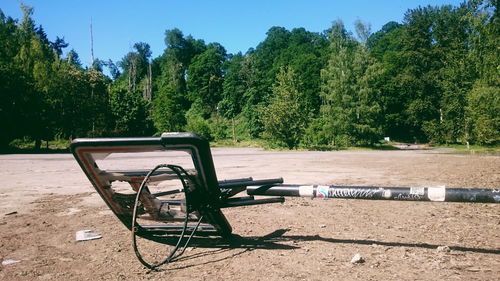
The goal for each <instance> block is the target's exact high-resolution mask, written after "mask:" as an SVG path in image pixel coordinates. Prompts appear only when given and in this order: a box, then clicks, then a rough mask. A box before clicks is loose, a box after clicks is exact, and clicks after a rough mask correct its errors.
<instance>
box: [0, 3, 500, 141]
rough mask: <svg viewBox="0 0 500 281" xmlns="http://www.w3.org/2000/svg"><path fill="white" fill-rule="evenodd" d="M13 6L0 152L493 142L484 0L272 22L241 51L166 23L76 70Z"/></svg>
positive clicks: (494, 88)
mask: <svg viewBox="0 0 500 281" xmlns="http://www.w3.org/2000/svg"><path fill="white" fill-rule="evenodd" d="M21 10H22V12H23V17H22V19H20V20H16V19H13V18H11V17H9V16H6V15H5V14H3V12H2V11H1V10H0V118H1V120H2V122H0V130H1V131H2V134H0V148H1V147H6V146H8V145H9V143H10V142H11V141H12V140H14V139H17V138H24V139H30V140H33V141H35V143H36V146H37V147H40V145H41V143H42V141H43V140H45V141H48V140H52V139H60V138H63V139H72V138H75V137H91V136H145V135H152V134H160V133H162V132H164V131H182V130H192V131H195V132H196V133H199V134H201V135H203V136H205V137H206V138H208V139H211V140H213V139H215V140H218V139H224V138H231V137H232V138H233V140H237V139H239V140H241V139H251V138H262V139H266V140H267V141H269V142H271V143H273V144H274V145H277V146H283V147H287V148H297V147H305V148H315V147H327V148H336V147H342V146H353V145H372V144H374V143H376V142H378V141H379V140H381V139H383V138H384V137H390V138H391V139H394V140H399V141H410V142H434V143H465V142H468V143H477V144H498V143H499V142H500V91H499V87H500V52H499V49H498V46H500V44H499V38H500V37H499V36H498V35H499V34H500V21H499V19H498V1H491V0H490V1H488V0H469V1H466V2H463V3H462V4H460V5H459V6H451V5H445V6H427V7H417V8H415V9H410V10H408V11H407V12H406V13H405V15H404V20H403V21H402V22H401V23H398V22H394V21H391V22H388V23H387V24H385V25H384V26H383V27H382V28H381V29H380V30H378V31H375V32H374V33H371V28H370V26H369V24H367V23H364V22H362V21H360V20H358V21H356V22H355V24H354V26H355V34H353V33H352V32H350V31H349V30H347V29H346V28H345V26H344V24H343V23H342V21H340V20H336V21H334V22H333V23H332V25H331V26H330V27H328V28H327V29H326V30H325V31H324V32H321V33H318V32H310V31H307V30H305V29H304V28H294V29H292V30H287V29H286V28H284V27H279V26H274V27H271V28H270V29H269V30H268V32H267V33H266V37H265V39H264V40H263V41H262V42H260V43H259V44H258V45H257V46H255V48H251V49H249V51H248V52H246V53H245V54H243V53H238V54H228V53H227V51H226V49H225V48H224V46H222V45H221V44H219V43H216V42H212V43H206V42H205V41H204V40H202V39H196V38H193V37H192V36H191V35H187V36H186V35H185V34H184V33H183V32H182V31H181V30H179V29H177V28H174V29H169V30H166V31H165V38H164V42H165V49H164V52H163V54H162V55H160V56H158V57H155V58H153V57H152V53H151V48H150V45H149V44H148V43H146V42H137V43H135V44H134V45H133V48H132V50H131V51H130V52H129V53H127V54H125V55H124V56H123V58H122V60H120V61H118V62H113V61H111V60H107V61H106V60H100V59H95V60H94V61H93V62H92V64H91V65H90V67H84V66H82V63H81V61H80V59H79V56H78V54H77V53H76V51H75V50H66V49H67V47H68V45H69V44H68V42H66V41H65V39H64V37H63V36H61V37H59V36H57V37H56V39H55V40H54V41H50V40H49V39H48V37H47V35H46V33H45V30H44V28H43V27H42V26H41V25H38V24H37V23H35V22H34V20H33V19H32V15H33V12H34V10H33V8H32V7H28V6H25V5H21ZM103 68H107V69H108V70H109V73H110V74H111V77H108V76H106V75H105V74H103Z"/></svg>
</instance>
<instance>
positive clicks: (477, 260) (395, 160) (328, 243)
mask: <svg viewBox="0 0 500 281" xmlns="http://www.w3.org/2000/svg"><path fill="white" fill-rule="evenodd" d="M212 153H213V156H214V162H215V166H216V169H217V173H218V178H219V180H223V179H231V178H241V177H248V176H252V177H253V178H254V179H263V178H275V177H280V176H281V177H283V178H284V179H285V183H297V184H336V185H381V186H407V187H412V186H442V185H445V186H447V187H484V188H499V187H500V156H498V155H497V156H495V155H465V154H464V155H459V154H452V153H449V151H443V150H401V151H338V152H302V151H299V152H276V151H263V150H260V149H254V148H215V149H213V150H212ZM134 159H135V160H134V161H137V162H141V161H152V162H155V161H161V159H158V158H152V157H149V156H148V155H142V156H141V155H138V156H136V157H135V158H134ZM114 161H117V163H118V164H119V162H120V159H116V160H114ZM156 164H160V162H156ZM0 177H1V178H2V184H1V185H0V260H1V261H3V263H4V264H3V265H0V280H143V279H148V280H163V279H172V280H223V279H226V280H500V204H481V203H477V204H472V203H438V202H432V203H430V202H400V201H364V200H336V199H330V200H318V199H314V200H312V199H305V198H287V200H286V201H285V203H284V204H269V205H258V206H247V207H241V208H230V209H225V210H224V214H225V215H226V216H227V218H228V220H229V221H230V222H231V224H232V226H233V233H234V237H233V239H232V240H231V241H222V240H221V239H218V238H214V239H212V240H210V241H208V242H207V243H206V244H203V243H198V244H197V245H196V246H195V247H190V248H188V249H187V251H186V252H185V254H184V256H183V257H182V258H181V259H180V260H179V261H177V262H175V263H172V264H168V265H165V266H162V267H161V268H160V270H159V271H158V272H151V271H149V270H147V269H145V267H143V266H142V265H141V264H140V263H139V262H138V261H137V259H136V257H135V255H134V252H133V249H132V246H131V239H130V233H129V232H128V230H127V229H126V228H125V227H124V226H123V225H122V224H121V223H120V222H119V220H118V219H117V218H116V217H115V216H114V215H113V214H112V213H111V212H110V211H109V210H108V208H107V207H106V206H105V204H104V203H103V201H102V200H101V198H99V196H98V195H97V194H96V193H95V191H94V189H93V187H92V186H91V184H90V182H89V181H88V180H87V178H86V177H85V175H84V174H83V172H82V171H81V169H80V167H79V166H78V164H77V163H76V161H75V160H74V158H73V156H72V155H70V154H54V155H0ZM82 229H91V230H93V231H96V232H99V233H101V234H102V239H98V240H92V241H84V242H76V241H75V233H76V231H78V230H82ZM158 247H166V246H165V245H161V244H159V245H158ZM160 249H161V248H160ZM355 254H360V255H361V256H362V258H363V259H364V262H363V263H351V259H352V258H353V256H354V255H355ZM9 260H10V261H17V262H16V263H12V264H8V261H9Z"/></svg>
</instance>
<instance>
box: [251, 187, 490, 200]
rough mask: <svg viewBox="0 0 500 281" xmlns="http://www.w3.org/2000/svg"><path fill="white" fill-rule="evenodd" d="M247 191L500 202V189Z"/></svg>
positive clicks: (322, 195) (345, 188)
mask: <svg viewBox="0 0 500 281" xmlns="http://www.w3.org/2000/svg"><path fill="white" fill-rule="evenodd" d="M247 193H248V195H270V196H291V197H315V198H343V199H371V200H401V201H435V202H477V203H500V189H488V188H445V187H379V186H335V185H329V186H328V185H296V184H277V185H264V186H260V187H257V186H249V187H247Z"/></svg>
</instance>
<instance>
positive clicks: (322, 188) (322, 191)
mask: <svg viewBox="0 0 500 281" xmlns="http://www.w3.org/2000/svg"><path fill="white" fill-rule="evenodd" d="M329 189H330V187H329V186H327V185H318V187H317V188H316V197H318V198H328V190H329Z"/></svg>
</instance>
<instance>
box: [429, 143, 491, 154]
mask: <svg viewBox="0 0 500 281" xmlns="http://www.w3.org/2000/svg"><path fill="white" fill-rule="evenodd" d="M432 148H448V149H453V150H454V153H470V154H474V153H484V154H500V145H498V144H497V145H470V146H469V147H467V145H465V144H437V145H432Z"/></svg>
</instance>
